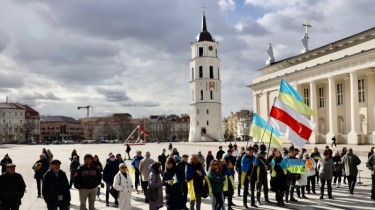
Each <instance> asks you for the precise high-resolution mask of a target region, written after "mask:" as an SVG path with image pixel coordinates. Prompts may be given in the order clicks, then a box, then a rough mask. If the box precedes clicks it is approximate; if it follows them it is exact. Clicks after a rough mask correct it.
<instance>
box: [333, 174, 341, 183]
mask: <svg viewBox="0 0 375 210" xmlns="http://www.w3.org/2000/svg"><path fill="white" fill-rule="evenodd" d="M336 181H337V184H341V176H334V177H333V183H334V184H336Z"/></svg>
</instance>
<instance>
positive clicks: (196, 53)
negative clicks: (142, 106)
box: [189, 13, 224, 142]
mask: <svg viewBox="0 0 375 210" xmlns="http://www.w3.org/2000/svg"><path fill="white" fill-rule="evenodd" d="M218 48H219V44H218V43H217V42H216V41H215V40H214V39H213V38H212V36H211V34H210V33H209V32H208V31H207V26H206V17H205V15H204V13H203V17H202V30H201V32H200V33H199V34H198V35H197V38H196V40H195V41H194V42H192V44H191V60H190V74H189V75H190V79H189V83H190V94H191V96H190V97H191V98H190V132H189V142H201V141H223V140H224V136H223V128H222V117H221V116H222V114H221V81H220V70H221V69H220V59H219V58H218V56H217V54H218Z"/></svg>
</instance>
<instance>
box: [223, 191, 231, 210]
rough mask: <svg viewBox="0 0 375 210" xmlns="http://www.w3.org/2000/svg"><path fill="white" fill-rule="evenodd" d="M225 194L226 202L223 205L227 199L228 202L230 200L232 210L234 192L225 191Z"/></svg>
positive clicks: (229, 205) (229, 204) (229, 206)
mask: <svg viewBox="0 0 375 210" xmlns="http://www.w3.org/2000/svg"><path fill="white" fill-rule="evenodd" d="M223 194H224V201H223V203H225V198H227V200H228V209H230V208H232V203H233V201H232V200H233V191H232V192H229V191H225V192H224V193H223Z"/></svg>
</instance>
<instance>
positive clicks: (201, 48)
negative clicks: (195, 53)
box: [199, 47, 203, 57]
mask: <svg viewBox="0 0 375 210" xmlns="http://www.w3.org/2000/svg"><path fill="white" fill-rule="evenodd" d="M202 56H203V47H200V48H199V57H202Z"/></svg>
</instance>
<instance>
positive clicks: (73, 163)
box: [69, 156, 81, 188]
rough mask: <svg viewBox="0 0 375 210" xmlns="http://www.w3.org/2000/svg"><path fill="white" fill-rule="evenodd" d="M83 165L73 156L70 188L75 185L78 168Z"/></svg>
mask: <svg viewBox="0 0 375 210" xmlns="http://www.w3.org/2000/svg"><path fill="white" fill-rule="evenodd" d="M80 165H81V164H80V163H79V161H78V157H77V156H73V159H72V162H70V182H69V187H70V188H72V186H73V183H74V175H75V174H76V172H77V170H78V167H79V166H80Z"/></svg>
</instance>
